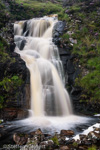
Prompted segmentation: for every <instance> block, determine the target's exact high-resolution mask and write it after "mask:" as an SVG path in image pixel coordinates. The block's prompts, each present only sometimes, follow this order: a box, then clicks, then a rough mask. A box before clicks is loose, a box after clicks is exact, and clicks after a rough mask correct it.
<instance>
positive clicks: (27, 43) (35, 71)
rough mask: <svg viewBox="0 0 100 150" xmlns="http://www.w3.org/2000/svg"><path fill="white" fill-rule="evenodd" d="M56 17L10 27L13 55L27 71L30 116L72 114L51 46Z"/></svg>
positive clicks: (61, 71) (24, 22)
mask: <svg viewBox="0 0 100 150" xmlns="http://www.w3.org/2000/svg"><path fill="white" fill-rule="evenodd" d="M57 22H58V18H57V15H53V16H49V17H47V16H45V17H43V18H33V19H31V20H28V21H19V22H15V24H14V34H15V37H14V39H15V44H16V48H15V52H16V53H18V54H20V57H21V58H22V59H23V60H24V61H25V63H26V66H27V68H28V69H29V71H30V86H31V106H30V107H31V110H32V111H33V114H34V116H67V115H70V114H72V106H71V102H70V98H69V95H68V92H67V91H66V90H65V88H64V83H65V79H64V72H63V65H62V62H61V60H60V57H59V52H58V48H57V46H56V45H55V44H54V43H53V42H52V34H53V28H54V26H55V24H56V23H57Z"/></svg>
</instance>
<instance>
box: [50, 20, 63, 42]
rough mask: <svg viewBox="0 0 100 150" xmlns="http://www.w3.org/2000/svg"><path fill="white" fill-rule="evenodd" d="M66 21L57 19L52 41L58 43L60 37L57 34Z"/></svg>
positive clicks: (60, 32) (60, 31) (59, 33)
mask: <svg viewBox="0 0 100 150" xmlns="http://www.w3.org/2000/svg"><path fill="white" fill-rule="evenodd" d="M65 25H66V23H65V22H62V21H58V22H57V23H56V25H55V26H54V29H53V42H54V43H55V44H59V41H60V38H59V36H60V35H61V34H62V33H63V31H64V27H65Z"/></svg>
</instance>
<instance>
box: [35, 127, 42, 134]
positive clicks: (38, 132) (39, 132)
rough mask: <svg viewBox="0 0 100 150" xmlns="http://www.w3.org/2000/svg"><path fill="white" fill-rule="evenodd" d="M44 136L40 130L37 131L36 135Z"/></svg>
mask: <svg viewBox="0 0 100 150" xmlns="http://www.w3.org/2000/svg"><path fill="white" fill-rule="evenodd" d="M42 134H43V133H42V131H41V129H40V128H39V129H37V130H36V131H35V135H42Z"/></svg>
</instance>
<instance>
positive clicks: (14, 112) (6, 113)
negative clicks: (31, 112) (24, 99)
mask: <svg viewBox="0 0 100 150" xmlns="http://www.w3.org/2000/svg"><path fill="white" fill-rule="evenodd" d="M1 113H2V118H4V120H6V121H7V120H9V121H11V120H14V119H22V118H25V117H26V116H28V111H27V110H24V109H19V108H5V109H3V112H1Z"/></svg>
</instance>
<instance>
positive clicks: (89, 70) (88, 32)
mask: <svg viewBox="0 0 100 150" xmlns="http://www.w3.org/2000/svg"><path fill="white" fill-rule="evenodd" d="M65 12H66V13H67V14H68V15H69V21H68V22H67V26H68V30H69V31H71V32H70V33H71V34H69V33H68V32H66V33H65V34H64V35H63V36H62V38H63V41H64V42H65V43H67V44H69V45H70V46H71V47H72V51H71V52H72V53H73V54H74V55H76V56H77V58H78V59H77V62H78V64H79V67H80V69H81V74H80V75H79V77H78V78H77V79H76V81H75V85H76V86H79V87H82V95H81V98H80V102H88V103H91V104H93V105H94V104H95V103H97V104H98V103H100V2H99V1H94V2H84V3H77V4H74V6H73V5H72V6H70V7H67V9H66V11H65ZM75 63H76V60H75Z"/></svg>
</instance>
